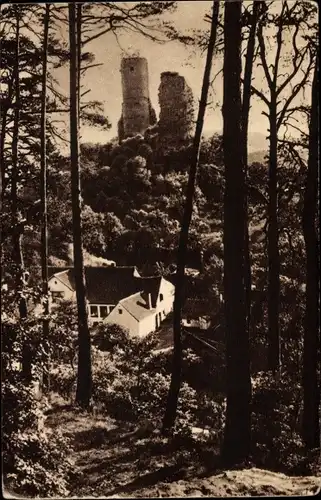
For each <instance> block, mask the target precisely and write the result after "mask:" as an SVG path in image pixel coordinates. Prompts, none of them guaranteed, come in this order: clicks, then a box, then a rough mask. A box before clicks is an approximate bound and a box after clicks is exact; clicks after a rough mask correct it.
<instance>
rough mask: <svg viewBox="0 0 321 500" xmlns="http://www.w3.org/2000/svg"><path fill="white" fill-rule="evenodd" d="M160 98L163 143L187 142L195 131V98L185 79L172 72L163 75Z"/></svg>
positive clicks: (160, 125) (160, 132)
mask: <svg viewBox="0 0 321 500" xmlns="http://www.w3.org/2000/svg"><path fill="white" fill-rule="evenodd" d="M158 98H159V105H160V116H159V122H158V126H159V134H160V138H161V142H164V143H168V144H169V143H176V144H178V143H180V142H184V141H186V139H188V138H189V137H190V136H191V133H192V131H193V129H194V97H193V92H192V90H191V88H190V87H189V86H188V85H187V83H186V80H185V78H184V77H183V76H181V75H179V74H178V73H176V72H172V71H166V72H164V73H162V74H161V83H160V86H159V91H158Z"/></svg>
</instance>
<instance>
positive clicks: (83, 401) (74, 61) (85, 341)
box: [68, 4, 92, 408]
mask: <svg viewBox="0 0 321 500" xmlns="http://www.w3.org/2000/svg"><path fill="white" fill-rule="evenodd" d="M68 9H69V42H70V157H71V192H72V220H73V249H74V275H75V284H76V296H77V308H78V374H77V390H76V402H77V403H78V404H79V405H81V406H82V407H84V408H88V406H89V404H90V398H91V391H92V373H91V346H90V334H89V328H88V316H87V301H86V286H85V270H84V259H83V249H82V222H81V190H80V168H79V124H78V50H80V47H79V46H78V44H77V39H78V40H79V34H78V36H77V30H76V26H77V19H76V9H77V6H76V5H75V4H69V6H68Z"/></svg>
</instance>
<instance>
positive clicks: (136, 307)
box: [119, 292, 155, 321]
mask: <svg viewBox="0 0 321 500" xmlns="http://www.w3.org/2000/svg"><path fill="white" fill-rule="evenodd" d="M119 303H120V304H121V305H122V306H123V308H124V309H126V311H128V312H129V314H131V316H133V317H134V318H135V319H136V320H137V321H141V320H142V319H144V318H147V316H149V315H150V314H151V313H154V312H155V309H154V308H153V309H149V307H148V300H146V295H145V294H144V293H143V292H138V293H135V294H133V295H131V296H130V297H126V298H125V299H123V300H121V301H120V302H119Z"/></svg>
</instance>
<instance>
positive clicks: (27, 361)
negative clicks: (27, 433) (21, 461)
mask: <svg viewBox="0 0 321 500" xmlns="http://www.w3.org/2000/svg"><path fill="white" fill-rule="evenodd" d="M19 45H20V17H19V12H18V8H16V38H15V66H14V84H15V104H14V121H13V134H12V174H11V203H12V215H13V231H12V253H13V261H14V263H15V265H16V270H15V272H16V291H17V293H18V294H19V295H20V298H19V306H18V307H19V315H20V319H21V320H25V319H26V318H27V312H28V311H27V300H26V297H25V296H24V289H25V269H24V259H23V252H22V231H21V225H20V219H21V214H20V212H19V206H18V194H17V188H18V168H19V166H18V147H19V119H20V75H19V61H20V50H19ZM21 363H22V376H23V379H24V381H25V383H27V384H29V383H30V382H31V380H32V364H31V352H30V346H29V344H28V339H25V340H24V341H23V346H22V360H21Z"/></svg>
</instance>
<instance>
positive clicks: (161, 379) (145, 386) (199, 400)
mask: <svg viewBox="0 0 321 500" xmlns="http://www.w3.org/2000/svg"><path fill="white" fill-rule="evenodd" d="M111 333H114V334H115V336H114V337H112V339H111V342H110V343H109V344H105V345H104V348H106V347H109V352H106V351H105V352H101V351H99V349H96V348H94V349H93V400H94V404H95V405H96V406H100V407H101V408H102V409H103V410H105V411H106V412H108V414H109V415H111V416H112V417H113V418H116V419H121V420H127V421H130V422H135V421H138V420H141V419H150V420H152V421H153V422H154V423H155V424H156V425H158V424H160V422H161V420H162V418H163V414H164V409H165V407H166V401H167V394H168V388H169V384H170V370H171V363H170V359H169V356H168V354H167V353H155V352H154V349H155V346H156V342H157V339H156V337H155V336H153V335H151V336H148V337H146V338H144V339H135V338H129V337H128V336H126V335H123V333H122V332H121V331H120V330H116V329H111ZM102 334H103V327H102V328H101V329H100V333H98V338H99V336H100V335H102ZM117 335H118V336H117ZM121 339H122V341H121ZM96 340H97V338H96ZM96 345H97V344H96ZM223 418H224V405H223V404H222V403H220V402H215V401H213V398H211V397H210V396H208V395H207V394H205V393H198V392H197V391H196V390H195V389H193V388H192V387H191V386H190V385H189V384H188V383H186V382H183V383H182V386H181V390H180V396H179V404H178V413H177V428H179V429H180V432H182V429H183V428H188V427H192V426H198V427H199V426H201V427H204V426H206V427H207V428H210V429H214V430H215V432H216V435H217V436H220V435H221V431H222V428H223Z"/></svg>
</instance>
